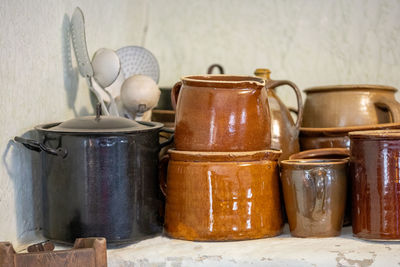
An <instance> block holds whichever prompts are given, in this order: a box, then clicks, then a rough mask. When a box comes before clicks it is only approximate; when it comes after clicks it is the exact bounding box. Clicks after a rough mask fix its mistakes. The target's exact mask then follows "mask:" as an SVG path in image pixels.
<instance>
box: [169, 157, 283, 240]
mask: <svg viewBox="0 0 400 267" xmlns="http://www.w3.org/2000/svg"><path fill="white" fill-rule="evenodd" d="M280 154H281V153H280V151H273V150H264V151H254V152H211V153H209V152H190V151H177V150H170V161H169V165H168V175H167V186H166V190H164V191H166V195H167V200H166V210H165V225H164V229H165V233H166V234H167V235H168V236H170V237H173V238H178V239H185V240H198V241H223V240H244V239H254V238H263V237H270V236H276V235H278V234H280V233H281V230H282V226H283V221H282V214H281V202H280V195H279V182H278V172H279V170H278V158H279V156H280ZM161 180H163V179H161Z"/></svg>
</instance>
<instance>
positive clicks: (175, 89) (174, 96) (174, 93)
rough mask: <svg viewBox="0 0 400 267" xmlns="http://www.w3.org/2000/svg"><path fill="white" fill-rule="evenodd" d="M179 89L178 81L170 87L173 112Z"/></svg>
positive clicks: (180, 86) (180, 84)
mask: <svg viewBox="0 0 400 267" xmlns="http://www.w3.org/2000/svg"><path fill="white" fill-rule="evenodd" d="M181 88H182V82H181V81H179V82H177V83H176V84H175V85H174V87H172V90H171V104H172V108H173V109H174V110H176V104H177V103H178V96H179V92H180V91H181Z"/></svg>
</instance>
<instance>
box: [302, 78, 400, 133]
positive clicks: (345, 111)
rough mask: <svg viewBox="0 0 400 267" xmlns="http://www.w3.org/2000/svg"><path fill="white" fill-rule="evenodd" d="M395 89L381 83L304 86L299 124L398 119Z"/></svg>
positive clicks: (321, 125) (317, 125) (371, 122)
mask: <svg viewBox="0 0 400 267" xmlns="http://www.w3.org/2000/svg"><path fill="white" fill-rule="evenodd" d="M396 91H397V89H396V88H394V87H390V86H382V85H363V84H357V85H332V86H320V87H313V88H309V89H306V90H304V92H305V93H306V95H307V97H306V101H305V104H304V116H303V123H302V126H303V127H313V128H330V127H349V126H357V125H374V124H380V123H390V122H400V103H398V102H397V101H396V100H395V97H394V94H395V93H396Z"/></svg>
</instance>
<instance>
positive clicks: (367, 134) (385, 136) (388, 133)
mask: <svg viewBox="0 0 400 267" xmlns="http://www.w3.org/2000/svg"><path fill="white" fill-rule="evenodd" d="M349 136H350V139H373V140H389V139H393V140H400V130H396V129H395V130H375V131H356V132H350V133H349Z"/></svg>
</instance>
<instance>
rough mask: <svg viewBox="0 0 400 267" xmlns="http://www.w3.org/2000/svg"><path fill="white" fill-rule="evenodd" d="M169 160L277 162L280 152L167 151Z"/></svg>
mask: <svg viewBox="0 0 400 267" xmlns="http://www.w3.org/2000/svg"><path fill="white" fill-rule="evenodd" d="M168 154H169V155H170V157H171V160H176V161H198V162H210V161H211V162H238V161H246V162H247V161H261V160H270V161H277V160H278V158H279V157H280V155H281V154H282V150H272V149H271V150H257V151H245V152H208V151H207V152H205V151H182V150H175V149H169V150H168Z"/></svg>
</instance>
